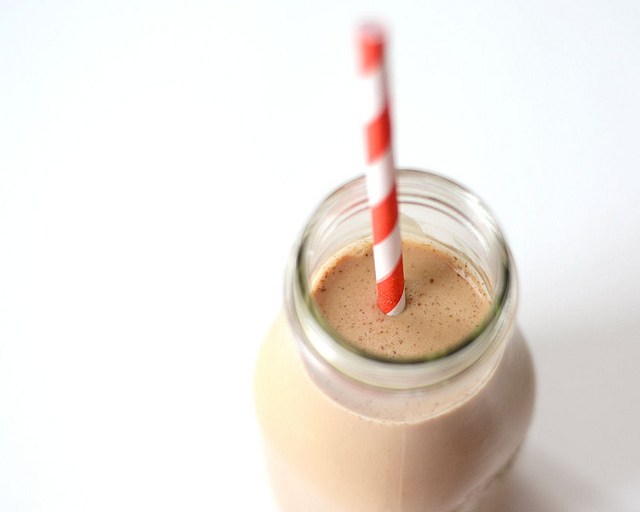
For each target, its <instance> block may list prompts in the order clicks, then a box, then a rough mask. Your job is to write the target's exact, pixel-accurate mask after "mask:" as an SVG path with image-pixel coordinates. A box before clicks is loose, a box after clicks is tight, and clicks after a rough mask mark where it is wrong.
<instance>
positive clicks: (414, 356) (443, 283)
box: [312, 239, 491, 361]
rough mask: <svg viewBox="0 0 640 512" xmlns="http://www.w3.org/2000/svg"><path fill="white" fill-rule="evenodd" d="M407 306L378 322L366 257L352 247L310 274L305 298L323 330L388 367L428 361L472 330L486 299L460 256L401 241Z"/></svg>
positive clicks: (365, 250) (367, 250) (366, 251)
mask: <svg viewBox="0 0 640 512" xmlns="http://www.w3.org/2000/svg"><path fill="white" fill-rule="evenodd" d="M402 253H403V259H404V278H405V287H406V294H407V305H406V307H405V310H404V312H403V313H402V314H401V315H397V316H386V315H385V314H384V313H382V311H380V308H379V307H378V304H377V301H376V280H375V275H374V266H373V249H372V247H371V243H370V242H369V241H364V240H363V241H360V242H355V243H353V244H350V245H349V246H347V247H346V248H345V249H344V250H342V251H339V252H338V253H337V254H336V255H334V256H333V257H332V258H331V259H330V260H329V261H328V262H327V263H326V264H325V265H324V266H323V268H322V269H321V270H320V271H319V272H318V275H317V276H316V279H315V280H314V283H313V287H312V295H313V298H314V299H315V301H316V303H317V304H318V307H319V308H320V311H321V312H322V314H323V316H324V318H325V319H326V320H327V321H328V322H329V324H330V325H331V326H332V327H333V328H334V329H335V330H336V331H338V333H340V334H341V335H342V336H343V337H344V338H345V339H346V340H348V342H349V344H350V345H351V346H353V347H354V348H355V349H358V350H361V351H362V352H364V353H366V354H368V355H370V356H371V357H375V358H380V359H387V360H390V361H419V360H423V359H433V358H435V357H437V356H440V355H443V354H446V353H448V352H451V351H452V350H454V349H455V348H457V347H458V346H459V345H460V344H461V343H464V341H465V340H466V339H467V338H468V337H469V336H470V335H471V333H472V332H473V331H474V330H476V329H479V328H480V327H481V325H482V323H483V321H484V319H485V317H486V316H487V314H488V312H489V308H490V306H491V299H490V297H489V292H488V290H487V289H486V286H485V285H484V283H483V282H482V279H481V278H480V276H478V274H477V273H476V272H475V271H474V270H473V266H470V265H469V263H468V262H467V261H466V260H465V259H464V257H463V256H461V255H456V254H452V253H451V252H450V251H446V250H443V249H442V248H439V247H437V246H436V245H434V244H433V243H426V242H424V241H422V242H421V241H418V240H416V239H407V240H404V241H403V250H402Z"/></svg>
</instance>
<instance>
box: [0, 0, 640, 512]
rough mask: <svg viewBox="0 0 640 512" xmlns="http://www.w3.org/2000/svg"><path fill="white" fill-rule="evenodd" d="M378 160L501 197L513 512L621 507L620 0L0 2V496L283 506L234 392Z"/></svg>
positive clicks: (623, 228)
mask: <svg viewBox="0 0 640 512" xmlns="http://www.w3.org/2000/svg"><path fill="white" fill-rule="evenodd" d="M368 13H374V14H378V15H381V16H382V17H383V18H384V19H385V20H386V21H387V24H388V26H389V27H390V29H391V33H392V46H391V49H390V54H391V57H392V61H391V68H392V74H393V90H394V92H395V101H394V121H395V140H396V156H397V163H398V165H399V166H404V167H408V166H413V167H418V168H428V169H432V170H436V171H438V172H441V173H443V174H445V175H448V176H450V177H453V178H455V179H456V180H459V181H461V182H463V183H465V184H466V185H467V186H469V187H470V188H472V189H473V190H474V191H476V192H477V193H478V194H479V195H480V196H481V197H483V198H484V199H485V200H486V201H487V202H488V203H489V204H490V205H491V207H492V208H493V209H494V211H495V212H496V214H497V216H498V217H499V219H500V220H501V222H502V225H503V227H504V229H505V232H506V234H507V237H508V239H509V241H510V244H511V246H512V249H513V252H514V254H515V257H516V260H517V262H518V266H519V270H520V277H521V285H522V286H521V307H520V316H519V318H520V323H521V326H522V328H523V330H524V332H525V334H526V336H527V338H528V340H529V343H530V346H531V349H532V352H533V355H534V358H535V363H536V367H537V375H538V396H537V407H536V415H535V420H534V423H533V425H532V429H531V431H530V435H529V438H528V441H527V444H526V446H525V449H524V451H523V453H522V457H521V459H520V461H519V463H518V465H517V467H516V471H515V474H514V476H513V477H512V480H511V490H510V502H511V505H509V507H510V510H514V511H519V512H522V511H524V512H561V511H562V512H590V511H607V512H610V511H625V512H626V511H637V510H639V509H640V411H639V410H638V408H639V406H640V363H639V361H640V335H639V333H640V314H639V313H638V311H639V310H640V271H639V270H638V269H639V268H640V265H639V264H638V254H639V253H640V206H639V204H638V203H639V198H638V196H639V193H640V177H639V172H638V170H639V168H640V149H639V148H640V100H639V98H640V35H639V32H640V31H639V27H640V4H638V3H637V2H632V1H628V2H624V1H621V0H615V1H609V2H604V1H602V2H596V1H584V2H575V1H569V0H560V1H553V0H541V1H539V2H529V1H524V0H522V1H521V0H518V1H506V0H505V1H493V2H475V1H457V2H447V1H444V0H442V1H438V0H433V1H428V2H425V1H413V2H410V1H404V2H399V1H391V0H390V1H388V2H382V1H372V2H358V1H354V2H342V1H337V0H335V1H323V2H320V1H315V2H311V1H306V2H294V1H285V0H273V1H271V2H258V1H255V2H249V1H236V2H228V3H224V2H215V1H214V2H211V1H202V2H198V1H186V2H178V1H176V2H159V1H151V0H150V1H147V2H142V1H133V2H87V1H67V2H62V1H61V2H57V3H56V2H38V1H32V2H26V1H18V0H1V1H0V510H1V511H7V512H23V511H47V512H49V511H56V512H57V511H60V512H62V511H64V512H75V511H114V510H118V511H129V510H131V511H141V510H154V511H156V510H157V511H165V510H166V511H168V510H172V511H173V510H189V511H204V510H216V511H219V510H220V511H227V510H228V511H232V510H242V511H245V510H259V511H263V510H264V511H273V510H275V509H274V507H273V505H272V504H271V497H270V494H269V488H268V484H267V480H266V474H265V471H264V469H263V461H262V454H261V451H260V441H259V438H258V433H257V428H256V425H255V419H254V415H253V409H252V391H251V386H252V383H251V377H252V368H253V365H254V362H255V357H256V352H257V350H258V347H259V345H260V343H261V338H262V337H263V335H264V333H265V332H266V330H267V328H268V326H269V324H270V322H271V321H272V319H273V318H274V316H275V315H276V312H277V311H278V310H279V308H280V305H281V301H282V277H283V276H282V274H283V269H284V266H285V264H286V262H287V260H288V256H289V251H290V248H291V245H292V244H293V242H294V240H295V237H296V236H297V234H298V232H299V230H300V229H301V228H302V226H303V224H304V221H305V219H306V218H307V216H308V215H309V213H310V212H311V210H312V208H313V207H314V206H315V205H316V204H317V203H318V202H319V201H320V200H321V199H322V197H324V196H325V195H326V194H327V193H328V192H330V191H331V190H332V189H333V188H335V187H336V186H337V185H338V184H339V183H341V182H343V181H345V180H347V179H350V178H352V177H354V176H356V175H358V174H360V172H361V161H362V156H361V147H362V146H361V139H360V136H361V131H360V129H361V127H360V119H359V118H358V111H357V108H356V104H357V103H356V101H355V94H356V92H355V91H356V87H355V85H356V81H355V76H356V72H355V54H354V40H353V28H354V26H355V25H356V23H357V22H358V20H360V19H361V18H362V17H363V16H364V15H366V14H368Z"/></svg>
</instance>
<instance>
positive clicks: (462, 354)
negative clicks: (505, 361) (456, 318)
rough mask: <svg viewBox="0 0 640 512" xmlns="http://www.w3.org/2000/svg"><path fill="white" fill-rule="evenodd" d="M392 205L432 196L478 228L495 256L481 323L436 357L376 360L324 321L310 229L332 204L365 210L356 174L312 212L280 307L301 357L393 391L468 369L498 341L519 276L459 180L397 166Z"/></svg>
mask: <svg viewBox="0 0 640 512" xmlns="http://www.w3.org/2000/svg"><path fill="white" fill-rule="evenodd" d="M397 188H398V204H399V206H400V208H402V205H403V204H404V203H408V202H410V201H411V200H415V199H417V198H422V199H424V198H429V199H430V200H435V201H437V202H438V204H439V205H441V207H442V208H446V209H448V214H450V215H456V216H459V218H460V219H461V221H464V222H466V223H468V224H469V225H474V226H475V227H477V228H478V227H479V228H480V230H481V231H482V234H483V237H484V238H485V240H483V242H484V243H485V244H487V246H488V248H489V249H490V250H491V251H492V252H493V254H494V256H495V257H497V258H499V260H500V261H499V267H498V268H499V271H498V276H497V279H496V283H495V285H494V287H493V290H492V301H493V307H492V308H491V310H490V313H489V314H488V315H487V317H486V318H485V320H484V322H483V324H482V325H481V326H480V328H479V329H477V330H475V331H474V332H473V333H472V334H471V335H470V336H468V337H467V338H466V339H465V340H463V341H462V342H461V343H460V344H459V345H458V346H457V348H456V349H455V350H453V351H452V352H450V353H447V354H445V355H442V356H441V357H437V358H432V359H426V358H425V359H423V360H418V361H409V362H405V361H389V360H383V359H379V358H375V357H373V356H371V355H369V354H366V353H364V352H362V351H360V350H358V349H356V348H354V347H353V346H352V345H350V344H349V343H348V342H347V341H346V340H345V339H344V338H343V337H342V336H341V335H340V334H339V333H338V332H337V331H335V330H334V329H333V328H332V327H331V326H330V325H329V324H328V322H327V321H326V320H325V319H324V317H323V315H322V313H321V312H320V310H319V308H318V306H317V305H316V303H315V300H314V299H313V297H312V295H311V284H310V279H309V276H310V275H311V272H310V270H313V269H310V268H309V266H308V261H307V260H308V258H307V257H306V254H307V251H308V250H309V245H310V242H311V240H312V239H313V235H314V233H317V232H318V230H322V229H325V230H326V229H328V228H330V227H331V225H332V224H333V223H335V222H338V221H339V219H338V218H336V215H335V213H334V210H335V209H336V207H338V206H339V205H344V203H345V201H350V204H349V207H350V208H354V209H362V208H365V209H366V208H368V205H367V195H366V182H365V177H364V176H360V177H357V178H355V179H353V180H351V181H349V182H347V183H345V184H343V185H342V186H340V187H339V188H337V189H336V190H335V191H334V192H332V193H331V194H330V195H329V196H327V197H326V198H325V200H324V201H322V203H321V204H320V205H319V206H318V208H317V209H316V210H315V212H314V213H313V214H312V215H311V217H310V219H309V221H308V222H307V224H306V226H305V228H304V229H303V232H302V235H301V236H300V238H299V240H298V242H297V244H296V245H295V246H294V249H293V254H292V258H291V261H290V263H289V266H288V268H287V275H286V278H285V283H286V288H285V305H286V312H287V316H288V318H289V323H290V325H291V326H292V328H293V330H294V333H295V335H296V338H297V339H298V341H299V347H300V349H301V350H302V352H303V356H304V357H305V358H312V359H313V360H314V362H315V363H321V364H325V365H329V366H330V367H332V368H333V369H334V370H337V371H338V372H340V373H341V374H344V375H345V376H347V377H349V378H351V379H353V380H355V381H358V382H360V383H363V384H367V385H370V386H375V387H378V388H385V389H391V390H410V389H416V388H424V387H430V386H434V385H439V384H442V383H444V382H446V381H448V380H450V379H453V378H455V377H458V376H460V375H462V374H463V373H465V372H467V371H470V369H471V368H472V367H474V366H475V365H477V364H479V363H480V362H481V361H483V360H485V359H486V358H488V357H490V356H491V354H493V353H494V352H495V351H496V350H497V349H498V348H500V347H501V346H503V345H504V343H501V341H504V340H506V339H507V338H508V336H507V335H508V334H509V333H510V331H511V329H512V327H513V324H514V321H515V309H516V303H517V277H516V273H515V267H514V262H513V258H512V256H511V253H510V251H509V247H508V245H507V243H506V240H505V238H504V236H503V234H502V230H501V229H500V226H499V225H498V223H497V221H496V218H495V215H493V213H492V212H491V210H490V209H489V208H488V207H487V206H486V205H485V204H484V202H483V201H481V200H480V199H479V198H478V197H477V196H476V195H475V194H473V193H472V192H471V191H469V190H468V189H467V188H466V187H464V186H462V185H460V184H459V183H457V182H455V181H453V180H451V179H449V178H445V177H443V176H440V175H438V174H435V173H432V172H429V171H417V170H398V172H397Z"/></svg>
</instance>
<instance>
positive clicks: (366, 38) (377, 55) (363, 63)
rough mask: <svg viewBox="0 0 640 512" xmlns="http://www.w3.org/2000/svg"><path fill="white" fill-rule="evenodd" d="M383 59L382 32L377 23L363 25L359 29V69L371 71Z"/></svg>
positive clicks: (365, 71) (364, 71)
mask: <svg viewBox="0 0 640 512" xmlns="http://www.w3.org/2000/svg"><path fill="white" fill-rule="evenodd" d="M383 60H384V32H383V31H382V30H381V28H380V27H378V26H377V25H363V26H362V27H361V29H360V70H361V72H362V73H364V74H368V73H371V72H373V71H375V70H376V69H377V68H379V67H380V64H381V63H382V62H383Z"/></svg>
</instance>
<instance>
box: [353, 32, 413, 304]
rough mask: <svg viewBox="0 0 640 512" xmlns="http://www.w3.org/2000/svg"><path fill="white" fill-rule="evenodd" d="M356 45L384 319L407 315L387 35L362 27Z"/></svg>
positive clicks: (377, 280)
mask: <svg viewBox="0 0 640 512" xmlns="http://www.w3.org/2000/svg"><path fill="white" fill-rule="evenodd" d="M358 40H359V41H358V42H359V51H360V73H361V76H362V80H363V82H364V84H363V85H364V87H363V88H362V89H363V100H364V103H365V109H366V112H365V113H364V115H365V116H366V117H365V139H366V141H365V142H366V157H367V171H366V176H367V193H368V196H369V208H370V209H371V222H372V225H373V258H374V264H375V274H376V287H377V291H378V305H379V306H380V309H381V310H382V312H383V313H385V314H386V315H391V316H393V315H398V314H400V313H402V311H403V310H404V306H405V291H404V271H403V268H402V238H401V236H400V224H399V222H398V198H397V192H396V170H395V166H394V163H393V151H392V147H391V121H390V115H389V94H388V89H387V76H386V75H387V73H386V67H385V59H384V57H385V56H384V54H385V35H384V31H383V30H382V28H381V27H379V26H377V25H373V24H367V25H364V26H362V27H360V30H359V33H358Z"/></svg>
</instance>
